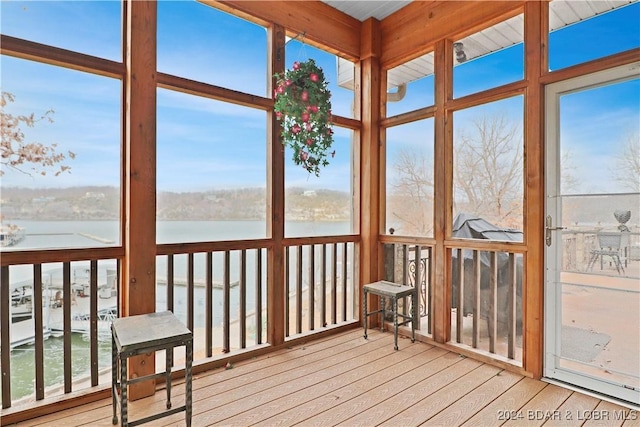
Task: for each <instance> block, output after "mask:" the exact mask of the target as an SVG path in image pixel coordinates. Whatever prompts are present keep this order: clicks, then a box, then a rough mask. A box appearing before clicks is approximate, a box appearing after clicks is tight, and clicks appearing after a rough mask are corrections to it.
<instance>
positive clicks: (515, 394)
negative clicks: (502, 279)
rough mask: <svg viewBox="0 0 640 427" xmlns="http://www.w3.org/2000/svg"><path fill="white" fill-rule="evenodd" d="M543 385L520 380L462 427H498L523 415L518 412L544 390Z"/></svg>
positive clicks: (532, 381) (535, 381)
mask: <svg viewBox="0 0 640 427" xmlns="http://www.w3.org/2000/svg"><path fill="white" fill-rule="evenodd" d="M544 386H545V384H544V383H543V382H541V381H537V380H534V379H531V378H522V380H520V381H518V383H517V384H516V385H514V386H513V387H511V388H510V389H509V390H507V391H506V392H504V393H502V394H501V395H500V396H499V397H498V398H496V399H495V400H494V401H493V402H491V403H490V404H489V405H487V406H485V407H484V409H482V410H481V411H479V412H478V413H476V414H475V415H474V416H473V417H471V418H470V419H469V420H468V421H466V422H465V423H464V424H463V425H464V426H480V427H482V426H487V427H488V426H500V425H502V424H504V422H505V421H506V420H508V419H511V418H514V417H512V416H511V415H514V414H515V417H517V418H520V417H519V415H520V414H522V418H524V414H523V413H522V411H521V410H520V408H522V406H523V405H524V404H525V403H527V402H528V401H529V400H531V398H532V397H533V396H535V395H536V394H538V393H539V392H540V390H542V389H543V388H544Z"/></svg>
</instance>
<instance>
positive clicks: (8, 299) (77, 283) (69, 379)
mask: <svg viewBox="0 0 640 427" xmlns="http://www.w3.org/2000/svg"><path fill="white" fill-rule="evenodd" d="M115 252H118V251H117V250H116V249H113V248H108V249H98V250H92V251H91V254H92V256H91V258H89V259H87V258H86V256H87V255H86V251H68V252H65V251H51V252H50V253H45V251H34V252H33V253H32V255H31V259H38V260H39V261H41V262H37V263H33V264H24V263H21V262H20V261H19V260H18V261H17V262H16V263H15V264H9V262H11V261H12V260H13V258H16V257H17V254H16V253H11V254H9V253H6V255H8V256H7V257H6V258H5V259H3V265H2V267H1V268H0V321H1V322H0V323H1V336H0V348H1V365H2V367H1V373H2V380H1V381H2V407H3V408H9V407H11V405H12V403H13V401H14V400H18V399H20V398H23V397H24V396H16V393H13V392H12V382H14V381H15V382H18V380H17V379H16V378H14V377H17V376H18V375H23V376H24V375H28V374H29V372H28V371H29V369H28V368H27V367H25V366H22V367H20V369H17V370H16V371H12V365H13V363H12V360H13V359H14V356H15V357H18V356H19V354H18V353H19V352H20V351H22V352H23V353H24V354H26V355H27V356H28V355H29V354H32V355H33V356H32V358H31V357H28V358H27V359H24V358H23V359H22V360H23V361H24V360H27V361H28V362H29V365H30V366H31V365H32V366H33V368H32V369H33V371H32V372H33V377H32V378H31V381H29V382H30V383H32V384H33V392H32V393H31V394H30V395H29V397H28V399H33V398H35V400H43V399H44V398H45V397H46V396H47V395H48V394H60V393H64V394H68V393H71V392H73V391H77V390H80V389H82V388H85V387H92V386H97V385H99V384H100V383H106V382H108V381H110V379H109V377H108V376H103V374H104V372H102V371H103V369H101V365H102V366H105V365H108V364H107V363H105V362H107V359H106V358H108V355H107V356H104V355H103V357H100V355H99V346H100V341H101V340H102V339H103V338H104V336H105V331H103V330H102V329H103V327H107V328H108V325H104V324H102V322H101V319H105V317H108V316H107V314H106V313H112V314H113V316H114V317H115V316H117V301H118V296H117V292H118V287H117V283H118V277H119V270H120V262H119V258H113V256H114V253H115ZM4 256H5V254H3V257H4ZM105 301H107V302H106V303H105ZM111 302H112V303H113V307H111ZM111 309H113V311H110V310H111ZM14 316H15V317H16V321H15V322H14V321H13V318H14ZM72 334H82V335H83V336H84V340H81V341H78V340H75V343H74V341H73V340H72V336H73V335H72ZM50 337H52V338H50ZM48 339H57V340H61V341H62V342H61V348H62V358H60V359H59V358H58V357H57V356H54V355H53V354H52V352H53V350H52V349H49V350H48V349H47V348H46V345H45V342H47V341H48ZM79 346H81V347H82V348H80V347H79ZM25 348H26V349H25ZM14 349H17V350H15V351H14ZM20 349H21V350H20ZM76 352H83V353H86V352H88V355H89V356H88V363H87V360H86V358H83V359H84V362H83V364H84V366H77V365H74V364H73V358H72V354H74V353H76ZM100 360H102V363H100ZM60 362H61V364H62V366H61V371H62V374H61V381H59V383H58V384H51V378H50V377H51V376H52V375H53V374H52V373H51V372H48V373H47V372H45V371H47V370H54V369H55V370H59V369H60V368H59V367H53V366H52V365H53V364H54V363H60ZM45 379H46V380H47V382H45ZM47 383H48V384H47ZM14 396H15V397H14Z"/></svg>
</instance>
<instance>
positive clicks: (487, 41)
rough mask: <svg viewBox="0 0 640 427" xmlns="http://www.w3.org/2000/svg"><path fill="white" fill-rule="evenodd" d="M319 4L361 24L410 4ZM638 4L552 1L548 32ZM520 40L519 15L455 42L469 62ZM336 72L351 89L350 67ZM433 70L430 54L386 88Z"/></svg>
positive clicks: (360, 0)
mask: <svg viewBox="0 0 640 427" xmlns="http://www.w3.org/2000/svg"><path fill="white" fill-rule="evenodd" d="M322 1H323V2H324V3H326V4H328V5H329V6H332V7H334V8H336V9H338V10H340V11H342V12H344V13H346V14H348V15H350V16H352V17H354V18H356V19H358V20H360V21H364V20H366V19H368V18H370V17H374V18H376V19H379V20H382V19H384V18H386V17H387V16H389V15H391V14H392V13H394V12H396V11H397V10H399V9H401V8H402V7H404V6H406V5H408V4H409V3H411V1H405V0H380V1H371V0H341V1H333V0H322ZM442 1H446V0H442ZM638 1H639V0H553V1H552V2H551V3H550V6H549V28H550V30H551V31H554V30H557V29H559V28H562V27H565V26H567V25H571V24H574V23H576V22H579V21H583V20H585V19H589V18H591V17H593V16H595V15H599V14H602V13H606V12H609V11H611V10H613V9H616V8H618V7H622V6H626V5H628V4H631V3H636V2H638ZM523 40H524V18H523V16H522V15H518V16H515V17H513V18H511V19H509V20H507V21H504V22H501V23H499V24H497V25H494V26H493V27H490V28H487V29H485V30H482V31H480V32H478V33H475V34H472V35H471V36H469V37H466V38H464V39H462V40H458V42H461V43H462V49H463V50H464V54H465V55H466V59H465V60H466V61H469V60H471V59H474V58H479V57H481V56H484V55H487V54H489V53H492V52H496V51H498V50H501V49H505V48H507V47H509V46H513V45H515V44H518V43H522V42H523ZM456 64H457V62H456ZM338 70H339V73H338V74H339V78H338V83H339V84H340V85H341V86H343V87H345V88H349V89H351V88H352V87H353V64H352V63H351V62H349V61H345V60H343V59H341V58H338ZM433 70H434V68H433V54H432V53H429V54H426V55H424V56H422V57H419V58H415V59H413V60H412V61H409V62H407V63H405V64H402V65H400V66H398V67H396V68H394V69H392V70H389V73H388V75H387V85H388V87H389V88H393V87H397V86H399V85H401V84H403V83H409V82H412V81H414V80H417V79H420V78H422V77H425V76H428V75H430V74H433Z"/></svg>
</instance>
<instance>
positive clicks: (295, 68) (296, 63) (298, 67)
mask: <svg viewBox="0 0 640 427" xmlns="http://www.w3.org/2000/svg"><path fill="white" fill-rule="evenodd" d="M293 69H294V70H296V71H297V70H299V69H300V63H299V62H298V61H296V62H294V63H293Z"/></svg>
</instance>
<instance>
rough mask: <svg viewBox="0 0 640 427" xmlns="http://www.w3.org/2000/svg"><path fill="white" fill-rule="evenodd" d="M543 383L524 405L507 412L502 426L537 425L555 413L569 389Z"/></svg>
mask: <svg viewBox="0 0 640 427" xmlns="http://www.w3.org/2000/svg"><path fill="white" fill-rule="evenodd" d="M543 384H545V387H544V388H543V389H542V390H541V391H540V392H539V393H538V394H536V395H535V396H534V397H533V398H532V399H531V400H529V402H527V404H526V405H524V406H523V407H521V408H520V409H519V410H517V411H516V412H514V413H510V414H509V419H508V420H507V421H506V422H505V423H504V424H503V425H504V426H510V427H511V426H524V427H537V426H541V425H542V424H544V423H545V422H546V421H547V419H548V418H551V417H554V416H555V415H556V414H557V410H558V408H559V407H560V405H562V404H563V403H564V402H565V400H567V399H568V398H569V396H571V390H568V389H566V388H562V387H558V386H556V385H553V384H547V383H543ZM509 409H511V408H509Z"/></svg>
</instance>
